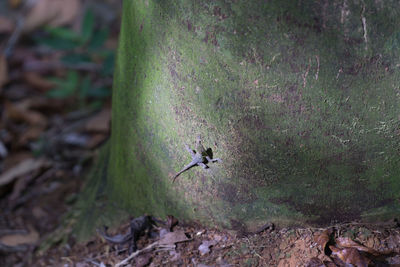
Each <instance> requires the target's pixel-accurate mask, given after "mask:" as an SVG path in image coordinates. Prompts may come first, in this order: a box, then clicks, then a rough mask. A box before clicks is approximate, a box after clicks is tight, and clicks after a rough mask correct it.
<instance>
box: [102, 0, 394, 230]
mask: <svg viewBox="0 0 400 267" xmlns="http://www.w3.org/2000/svg"><path fill="white" fill-rule="evenodd" d="M300 3H301V4H300ZM399 8H400V6H399V4H398V3H397V1H368V0H364V1H350V0H348V1H346V0H345V1H321V2H320V1H247V0H246V1H239V0H236V1H189V0H182V1H155V0H154V1H152V0H127V1H125V2H124V14H123V21H122V28H121V37H120V45H119V50H118V58H117V68H116V72H115V84H114V88H113V92H114V93H113V115H112V136H111V141H110V157H109V160H108V169H107V179H108V180H107V189H108V196H109V199H110V201H111V202H112V203H114V205H116V206H118V207H121V208H123V209H125V210H127V211H128V212H129V213H131V214H132V215H139V214H141V213H144V212H147V213H151V214H155V215H157V216H161V217H163V216H165V215H166V214H173V215H175V216H177V217H179V218H182V219H186V220H195V221H200V222H202V223H206V224H209V225H219V226H223V227H233V222H240V223H245V224H247V225H248V226H250V227H252V225H254V224H258V223H260V222H263V221H274V222H277V223H281V224H320V225H321V224H328V223H331V222H333V221H346V220H355V219H365V220H367V219H368V220H380V219H382V218H387V217H391V216H394V215H395V214H398V212H399V211H400V210H399V203H400V202H399V198H400V169H399V168H400V162H399V151H398V148H399V114H400V105H399V96H400V89H399V88H400V85H399V84H400V83H399V77H400V76H399V74H400V72H399V67H398V64H399V63H400V62H399V59H398V58H399V48H400V34H399V32H397V30H396V29H399V26H400V19H399V18H400V16H399V14H398V13H399V10H400V9H399ZM199 134H200V135H201V136H202V137H203V140H204V145H205V146H206V147H207V148H208V147H210V148H212V150H213V152H214V156H215V157H219V158H222V159H223V163H222V164H219V163H217V164H210V168H209V169H207V170H203V169H202V168H193V169H191V170H189V171H187V172H185V173H184V174H182V175H181V176H180V177H179V178H178V179H177V181H176V183H172V178H171V177H172V176H173V174H174V173H175V172H177V171H178V170H180V169H181V168H182V167H183V166H184V165H186V164H187V163H188V162H189V161H190V156H189V154H188V153H187V152H186V151H185V149H184V144H185V143H186V144H189V145H190V146H193V143H194V141H195V138H196V136H197V135H199Z"/></svg>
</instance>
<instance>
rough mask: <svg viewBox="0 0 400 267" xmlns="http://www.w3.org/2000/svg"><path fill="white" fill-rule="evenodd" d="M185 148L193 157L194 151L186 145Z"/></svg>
mask: <svg viewBox="0 0 400 267" xmlns="http://www.w3.org/2000/svg"><path fill="white" fill-rule="evenodd" d="M185 148H186V150H187V151H188V152H189V153H190V155H192V157H194V155H196V153H194V152H193V150H192V149H191V148H190V147H189V146H188V145H185Z"/></svg>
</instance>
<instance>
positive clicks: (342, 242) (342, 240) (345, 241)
mask: <svg viewBox="0 0 400 267" xmlns="http://www.w3.org/2000/svg"><path fill="white" fill-rule="evenodd" d="M336 244H337V245H338V246H340V247H343V248H355V249H358V250H359V251H364V252H367V253H370V254H372V255H374V256H379V255H380V253H379V252H378V251H376V250H374V249H372V248H368V247H365V246H363V245H360V244H358V243H357V242H355V241H353V240H352V239H351V238H348V237H338V238H336Z"/></svg>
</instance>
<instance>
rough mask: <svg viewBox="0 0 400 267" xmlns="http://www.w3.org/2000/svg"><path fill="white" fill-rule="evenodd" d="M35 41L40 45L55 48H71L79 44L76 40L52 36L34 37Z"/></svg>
mask: <svg viewBox="0 0 400 267" xmlns="http://www.w3.org/2000/svg"><path fill="white" fill-rule="evenodd" d="M36 42H37V43H38V44H40V45H44V46H47V47H50V48H53V49H55V50H72V49H74V48H77V47H79V46H80V44H79V43H78V42H76V41H71V40H63V39H59V38H53V37H40V38H36Z"/></svg>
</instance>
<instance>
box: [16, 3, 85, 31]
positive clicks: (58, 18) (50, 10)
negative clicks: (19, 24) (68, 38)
mask: <svg viewBox="0 0 400 267" xmlns="http://www.w3.org/2000/svg"><path fill="white" fill-rule="evenodd" d="M80 9H81V1H80V0H68V1H64V0H38V1H36V3H35V5H34V6H33V7H32V8H31V9H30V11H29V12H28V14H27V16H26V18H25V24H24V28H23V32H25V33H27V32H31V31H32V30H34V29H37V28H39V27H42V26H44V25H48V26H52V27H57V26H62V25H65V24H69V23H71V22H73V20H74V19H75V18H76V16H77V15H78V13H79V11H80Z"/></svg>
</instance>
